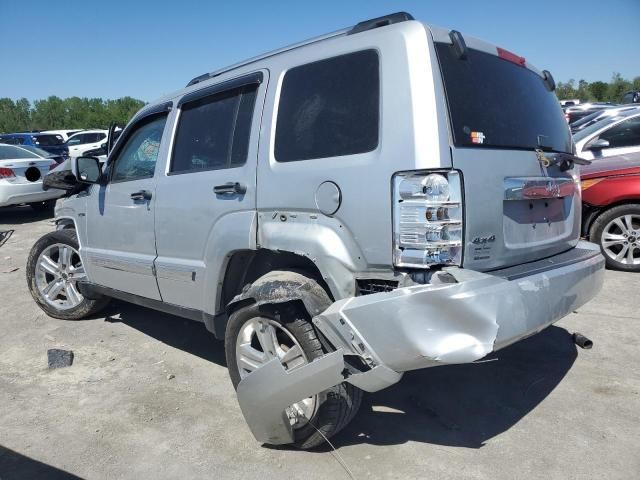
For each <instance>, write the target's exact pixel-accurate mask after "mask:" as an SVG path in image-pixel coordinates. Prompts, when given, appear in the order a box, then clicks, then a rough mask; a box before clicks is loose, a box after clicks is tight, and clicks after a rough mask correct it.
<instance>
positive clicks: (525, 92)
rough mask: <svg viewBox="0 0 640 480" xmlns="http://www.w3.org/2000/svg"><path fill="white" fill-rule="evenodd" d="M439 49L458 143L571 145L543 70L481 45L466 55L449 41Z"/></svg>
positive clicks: (567, 149) (529, 146)
mask: <svg viewBox="0 0 640 480" xmlns="http://www.w3.org/2000/svg"><path fill="white" fill-rule="evenodd" d="M436 51H437V54H438V60H439V62H440V68H441V70H442V76H443V79H444V85H445V91H446V96H447V101H448V105H449V114H450V119H451V129H452V133H453V139H454V144H455V145H456V146H458V147H479V148H507V149H524V150H529V149H534V148H542V147H546V149H548V150H553V151H557V152H569V153H570V152H571V151H572V145H571V135H570V133H569V129H568V128H567V122H566V120H565V118H564V115H563V113H562V108H561V107H560V104H559V103H558V99H557V97H556V95H555V94H554V93H553V92H551V91H549V90H548V89H547V88H546V86H545V84H544V81H543V79H542V78H541V77H540V76H539V75H537V74H536V73H534V72H532V71H531V70H528V69H527V68H525V67H522V66H519V65H516V64H515V63H512V62H509V61H507V60H503V59H502V58H500V57H498V56H496V55H491V54H489V53H485V52H480V51H478V50H473V49H469V51H468V54H467V58H466V59H464V60H462V59H459V58H458V57H457V55H456V54H455V52H454V50H453V48H452V46H451V45H448V44H444V43H436Z"/></svg>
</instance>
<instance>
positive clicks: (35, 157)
mask: <svg viewBox="0 0 640 480" xmlns="http://www.w3.org/2000/svg"><path fill="white" fill-rule="evenodd" d="M46 154H47V152H44V151H42V154H39V153H37V152H35V151H34V150H33V149H31V150H27V149H26V148H22V147H20V146H17V145H6V144H0V207H8V206H11V205H20V204H23V203H28V204H29V205H31V207H33V209H34V210H38V211H40V210H46V209H50V208H53V205H54V204H55V202H54V200H55V199H56V198H58V197H61V196H62V194H63V193H64V192H63V191H62V190H56V189H52V190H47V191H44V190H43V189H42V178H43V177H44V176H45V175H46V174H47V173H49V171H50V170H53V169H54V168H55V167H56V166H57V165H58V164H57V163H56V162H55V161H54V160H52V159H50V158H46V156H45V155H46Z"/></svg>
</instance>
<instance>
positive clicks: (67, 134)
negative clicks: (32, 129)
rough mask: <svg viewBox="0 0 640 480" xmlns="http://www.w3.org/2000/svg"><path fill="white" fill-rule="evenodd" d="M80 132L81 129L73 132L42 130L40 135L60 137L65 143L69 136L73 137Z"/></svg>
mask: <svg viewBox="0 0 640 480" xmlns="http://www.w3.org/2000/svg"><path fill="white" fill-rule="evenodd" d="M80 131H82V129H80V128H76V129H75V130H43V131H42V132H41V133H53V134H57V135H61V136H62V138H63V139H64V141H65V142H66V141H67V140H68V139H69V137H70V136H71V135H74V134H76V133H78V132H80Z"/></svg>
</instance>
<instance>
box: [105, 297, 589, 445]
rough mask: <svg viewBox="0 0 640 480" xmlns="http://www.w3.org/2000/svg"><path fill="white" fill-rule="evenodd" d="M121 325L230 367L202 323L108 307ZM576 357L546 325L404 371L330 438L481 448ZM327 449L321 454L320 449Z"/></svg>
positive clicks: (561, 333) (563, 336)
mask: <svg viewBox="0 0 640 480" xmlns="http://www.w3.org/2000/svg"><path fill="white" fill-rule="evenodd" d="M111 309H112V310H113V312H114V314H116V313H118V314H119V316H120V318H113V317H109V318H108V319H107V321H112V322H120V323H124V324H126V325H128V326H130V327H132V328H135V329H137V330H139V331H141V332H143V333H145V334H146V335H149V336H151V337H153V338H155V339H157V340H159V341H161V342H163V343H165V344H167V345H170V346H172V347H175V348H179V349H181V350H184V351H185V352H188V353H191V354H193V355H197V356H199V357H201V358H203V359H205V360H209V361H211V362H214V363H216V364H218V365H222V366H224V365H225V360H224V345H223V343H222V342H220V341H217V340H215V339H214V337H213V335H211V334H210V333H209V332H207V330H206V329H205V327H204V325H203V324H201V323H198V322H193V321H190V320H183V319H181V318H178V317H175V316H172V315H167V314H164V313H159V312H154V311H152V310H149V309H146V308H143V307H138V306H136V305H131V304H127V303H123V302H115V303H114V305H113V306H112V307H111ZM576 356H577V352H576V346H575V345H574V344H573V342H572V339H571V335H570V334H569V333H568V332H567V331H566V330H564V329H562V328H559V327H555V326H552V327H549V328H547V329H546V330H544V331H543V332H541V333H539V334H538V335H535V336H533V337H531V338H528V339H526V340H523V341H521V342H518V343H516V344H514V345H512V346H510V347H508V348H506V349H504V350H501V351H500V352H498V353H497V354H494V355H493V356H491V357H489V358H488V359H487V360H485V361H484V362H482V363H475V364H467V365H449V366H443V367H435V368H429V369H425V370H417V371H414V372H408V373H407V374H405V376H404V378H403V379H402V381H401V382H400V383H398V384H396V385H394V386H392V387H390V388H388V389H386V390H383V391H381V392H377V393H374V394H365V396H364V400H363V405H362V408H361V410H360V413H359V414H358V415H357V416H356V418H355V419H354V420H353V422H352V423H351V424H350V425H349V426H348V427H347V428H346V429H345V430H344V431H343V432H341V433H340V434H338V435H337V436H336V437H334V439H333V443H334V444H335V445H336V447H338V446H344V445H349V444H360V443H369V444H373V445H394V444H402V443H406V442H409V441H415V442H425V443H432V444H436V445H448V446H456V447H467V448H480V447H482V446H483V444H484V443H485V442H486V441H487V440H489V439H491V438H493V437H495V436H496V435H499V434H500V433H502V432H504V431H506V430H508V429H509V428H511V427H512V426H513V425H515V424H516V423H518V422H519V421H520V419H522V418H523V417H525V416H526V415H527V414H528V413H529V412H530V411H531V410H533V409H534V408H535V407H536V406H537V405H538V404H539V403H541V402H542V401H543V400H544V399H545V398H546V397H547V396H548V395H549V394H550V393H551V392H552V391H553V389H554V388H555V387H556V386H557V385H558V384H559V383H560V381H561V380H562V379H563V378H564V376H565V375H566V374H567V372H568V371H569V369H570V368H571V366H572V365H573V362H574V361H575V359H576ZM320 451H323V449H320Z"/></svg>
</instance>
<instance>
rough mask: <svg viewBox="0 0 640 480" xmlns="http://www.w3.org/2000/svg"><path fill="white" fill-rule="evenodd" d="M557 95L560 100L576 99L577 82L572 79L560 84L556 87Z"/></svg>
mask: <svg viewBox="0 0 640 480" xmlns="http://www.w3.org/2000/svg"><path fill="white" fill-rule="evenodd" d="M556 95H557V96H558V98H559V99H560V100H568V99H570V98H576V81H575V80H574V79H573V78H572V79H571V80H569V81H568V82H558V84H557V85H556Z"/></svg>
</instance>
